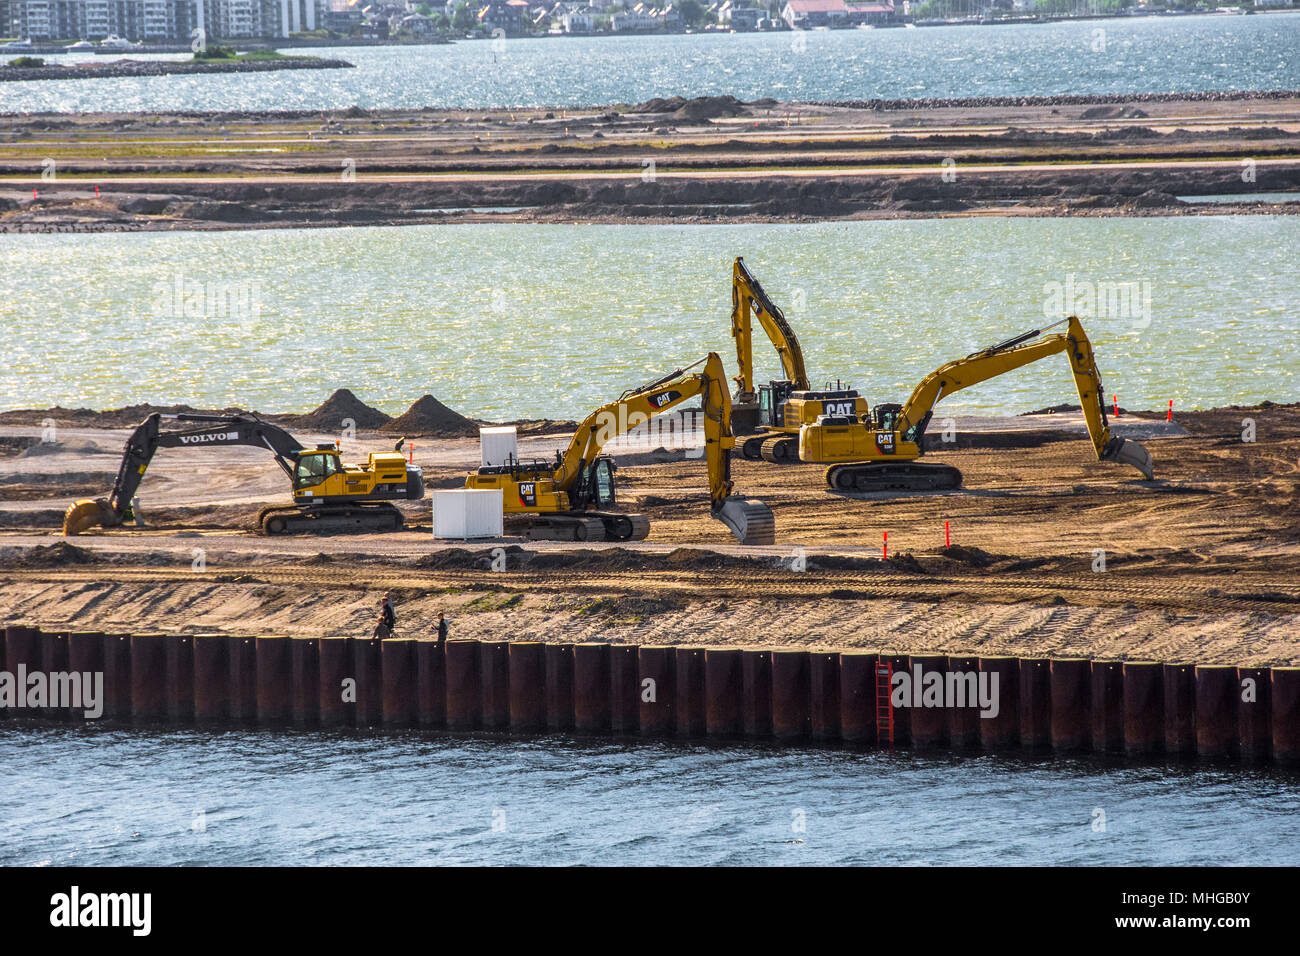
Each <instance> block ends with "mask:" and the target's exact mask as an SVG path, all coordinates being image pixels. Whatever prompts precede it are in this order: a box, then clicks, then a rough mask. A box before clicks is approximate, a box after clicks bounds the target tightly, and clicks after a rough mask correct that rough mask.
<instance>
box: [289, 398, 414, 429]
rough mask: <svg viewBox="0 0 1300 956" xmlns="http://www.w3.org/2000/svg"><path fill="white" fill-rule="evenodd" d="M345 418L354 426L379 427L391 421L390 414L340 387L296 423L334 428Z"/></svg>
mask: <svg viewBox="0 0 1300 956" xmlns="http://www.w3.org/2000/svg"><path fill="white" fill-rule="evenodd" d="M347 419H351V420H352V424H353V427H355V428H379V427H380V426H382V425H384V424H386V423H388V422H390V421H392V416H390V415H385V414H384V413H383V412H381V411H380V410H379V409H377V408H371V407H370V406H369V405H367V404H366V403H365V402H363V401H361V399H359V398H357V397H356V396H355V395H353V394H352V391H351V390H350V389H346V388H340V389H338V390H336V391H335V392H334V394H333V395H331V396H330V397H329V398H327V399H325V401H323V402H322V403H321V404H320V406H319V407H318V408H316V409H314V410H313V411H310V412H308V413H307V414H306V415H302V416H300V417H299V418H298V420H297V422H296V424H298V425H300V426H302V427H304V428H320V429H324V430H330V431H332V430H334V429H338V428H343V427H344V422H345V421H346V420H347Z"/></svg>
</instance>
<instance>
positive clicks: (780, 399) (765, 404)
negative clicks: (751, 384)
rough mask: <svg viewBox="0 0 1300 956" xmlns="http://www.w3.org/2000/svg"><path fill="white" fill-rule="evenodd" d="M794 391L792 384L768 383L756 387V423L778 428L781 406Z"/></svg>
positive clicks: (787, 382) (788, 382)
mask: <svg viewBox="0 0 1300 956" xmlns="http://www.w3.org/2000/svg"><path fill="white" fill-rule="evenodd" d="M793 391H794V382H790V381H785V382H770V383H769V384H767V385H760V386H758V423H759V424H760V425H770V426H774V427H780V425H781V424H782V422H781V406H782V404H784V403H785V401H786V399H788V398H789V397H790V393H791V392H793Z"/></svg>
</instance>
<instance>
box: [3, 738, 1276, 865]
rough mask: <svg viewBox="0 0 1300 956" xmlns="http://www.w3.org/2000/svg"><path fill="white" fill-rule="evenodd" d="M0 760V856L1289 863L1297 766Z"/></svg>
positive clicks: (633, 748) (48, 860)
mask: <svg viewBox="0 0 1300 956" xmlns="http://www.w3.org/2000/svg"><path fill="white" fill-rule="evenodd" d="M0 761H2V762H3V764H4V765H5V766H6V767H8V768H10V772H8V773H6V774H4V775H3V777H2V778H0V864H3V865H96V864H145V865H155V866H174V865H182V866H183V865H198V864H212V863H223V864H235V865H239V864H290V865H293V864H355V865H362V864H390V865H391V864H429V863H443V864H683V865H689V864H732V865H744V864H768V865H771V864H835V863H838V864H887V863H902V864H916V865H936V864H949V865H955V864H1047V863H1059V864H1083V865H1136V864H1248V865H1265V866H1267V865H1295V864H1297V863H1300V777H1296V776H1295V775H1288V774H1285V773H1282V772H1279V771H1270V772H1255V771H1243V770H1241V769H1240V768H1235V767H1228V768H1207V767H1196V766H1194V765H1192V766H1186V767H1182V766H1178V767H1171V768H1166V767H1164V766H1162V765H1159V764H1147V765H1137V764H1133V765H1124V764H1114V765H1110V766H1107V765H1104V764H1100V763H1095V762H1091V761H1085V760H1055V761H1052V760H1041V761H1035V762H1024V761H1013V760H1008V759H1002V758H994V757H971V758H967V759H956V758H951V757H922V756H915V755H911V754H907V753H897V754H886V753H853V752H848V751H834V750H798V749H775V748H772V749H763V748H755V747H737V748H728V749H719V748H709V747H704V746H689V745H685V744H680V745H678V744H642V743H617V742H615V743H611V742H600V743H590V742H582V741H572V740H567V739H563V738H547V739H538V740H531V741H524V740H513V741H511V740H487V739H469V740H463V739H462V740H453V739H450V738H446V737H438V736H420V735H416V734H404V735H391V736H378V737H347V736H328V735H308V734H295V735H276V734H269V733H253V732H228V733H223V734H216V735H208V734H201V733H197V732H173V733H158V734H146V733H139V732H124V731H98V732H91V733H87V732H82V731H75V730H67V729H23V730H13V729H9V730H5V731H3V732H0ZM18 767H21V768H22V770H21V772H16V770H15V768H18ZM1097 809H1101V810H1102V811H1103V812H1104V814H1105V831H1104V832H1095V831H1094V830H1093V820H1094V811H1095V810H1097ZM799 811H802V819H803V821H804V824H805V828H804V831H803V832H797V831H796V829H795V823H796V820H797V819H799V817H798V815H797V814H798V812H799ZM494 821H495V824H496V829H494ZM503 827H504V829H503Z"/></svg>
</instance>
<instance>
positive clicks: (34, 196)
mask: <svg viewBox="0 0 1300 956" xmlns="http://www.w3.org/2000/svg"><path fill="white" fill-rule="evenodd" d="M32 198H33V199H37V198H39V197H38V196H37V195H36V190H35V189H33V190H32Z"/></svg>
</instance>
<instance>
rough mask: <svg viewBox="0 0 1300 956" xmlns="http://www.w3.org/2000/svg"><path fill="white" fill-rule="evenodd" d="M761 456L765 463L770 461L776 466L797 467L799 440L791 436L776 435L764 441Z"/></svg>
mask: <svg viewBox="0 0 1300 956" xmlns="http://www.w3.org/2000/svg"><path fill="white" fill-rule="evenodd" d="M761 454H762V456H763V460H764V461H770V462H772V464H774V465H797V464H799V439H798V438H792V437H791V436H789V435H774V436H772V437H771V438H766V439H764V440H763V446H762V452H761Z"/></svg>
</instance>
